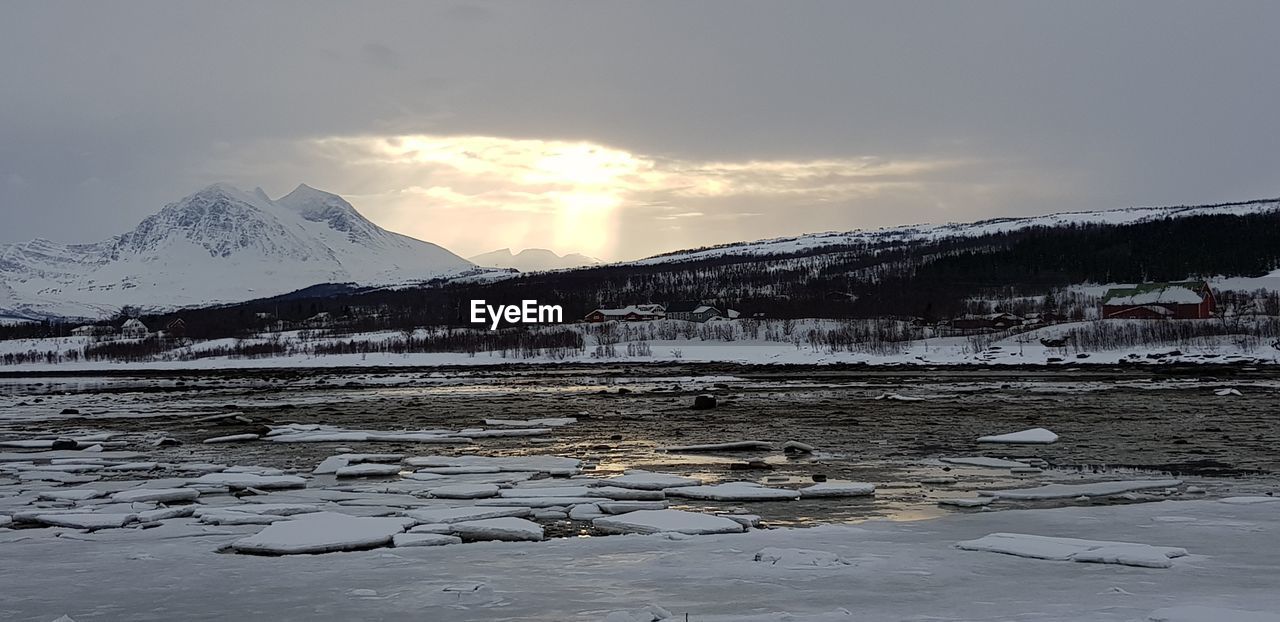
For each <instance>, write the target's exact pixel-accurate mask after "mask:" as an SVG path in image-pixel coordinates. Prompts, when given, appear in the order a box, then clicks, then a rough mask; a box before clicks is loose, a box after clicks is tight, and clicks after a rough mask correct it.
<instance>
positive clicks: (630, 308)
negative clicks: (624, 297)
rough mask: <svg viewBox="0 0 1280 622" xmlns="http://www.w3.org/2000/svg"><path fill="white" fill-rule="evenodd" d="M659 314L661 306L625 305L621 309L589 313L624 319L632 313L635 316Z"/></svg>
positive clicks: (598, 310) (599, 310)
mask: <svg viewBox="0 0 1280 622" xmlns="http://www.w3.org/2000/svg"><path fill="white" fill-rule="evenodd" d="M661 312H662V306H661V305H627V306H625V307H622V308H621V309H596V310H595V311H592V312H591V313H599V314H600V315H603V316H605V317H626V316H627V315H629V314H632V313H634V314H636V315H657V314H659V313H661Z"/></svg>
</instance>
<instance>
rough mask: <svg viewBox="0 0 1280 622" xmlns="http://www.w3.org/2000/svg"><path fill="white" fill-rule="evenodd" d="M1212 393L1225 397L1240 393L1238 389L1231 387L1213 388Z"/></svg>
mask: <svg viewBox="0 0 1280 622" xmlns="http://www.w3.org/2000/svg"><path fill="white" fill-rule="evenodd" d="M1213 394H1214V395H1217V396H1218V397H1227V396H1231V395H1240V390H1239V389H1231V388H1223V389H1215V390H1214V392H1213Z"/></svg>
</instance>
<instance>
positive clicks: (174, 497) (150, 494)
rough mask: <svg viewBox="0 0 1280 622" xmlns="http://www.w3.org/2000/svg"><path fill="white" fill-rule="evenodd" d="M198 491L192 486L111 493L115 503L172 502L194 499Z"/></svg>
mask: <svg viewBox="0 0 1280 622" xmlns="http://www.w3.org/2000/svg"><path fill="white" fill-rule="evenodd" d="M199 496H200V491H198V490H195V489H192V488H134V489H132V490H122V491H120V492H117V493H115V494H113V495H111V500H112V501H115V502H116V503H133V502H135V501H156V502H159V503H172V502H174V501H194V500H195V499H196V497H199Z"/></svg>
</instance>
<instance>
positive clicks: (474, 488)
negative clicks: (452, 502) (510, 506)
mask: <svg viewBox="0 0 1280 622" xmlns="http://www.w3.org/2000/svg"><path fill="white" fill-rule="evenodd" d="M429 492H430V493H431V496H433V497H436V498H438V499H482V498H485V497H492V496H494V495H496V494H498V486H497V484H460V485H456V486H440V487H438V488H432V489H430V491H429Z"/></svg>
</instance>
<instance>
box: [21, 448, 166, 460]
mask: <svg viewBox="0 0 1280 622" xmlns="http://www.w3.org/2000/svg"><path fill="white" fill-rule="evenodd" d="M89 455H91V456H93V457H94V458H97V459H99V460H136V459H138V458H141V457H143V454H140V453H138V452H136V451H100V452H96V453H93V454H89ZM83 457H85V454H84V453H83V452H81V451H78V450H75V449H55V450H50V451H30V452H0V462H31V461H39V460H57V459H60V458H83Z"/></svg>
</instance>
